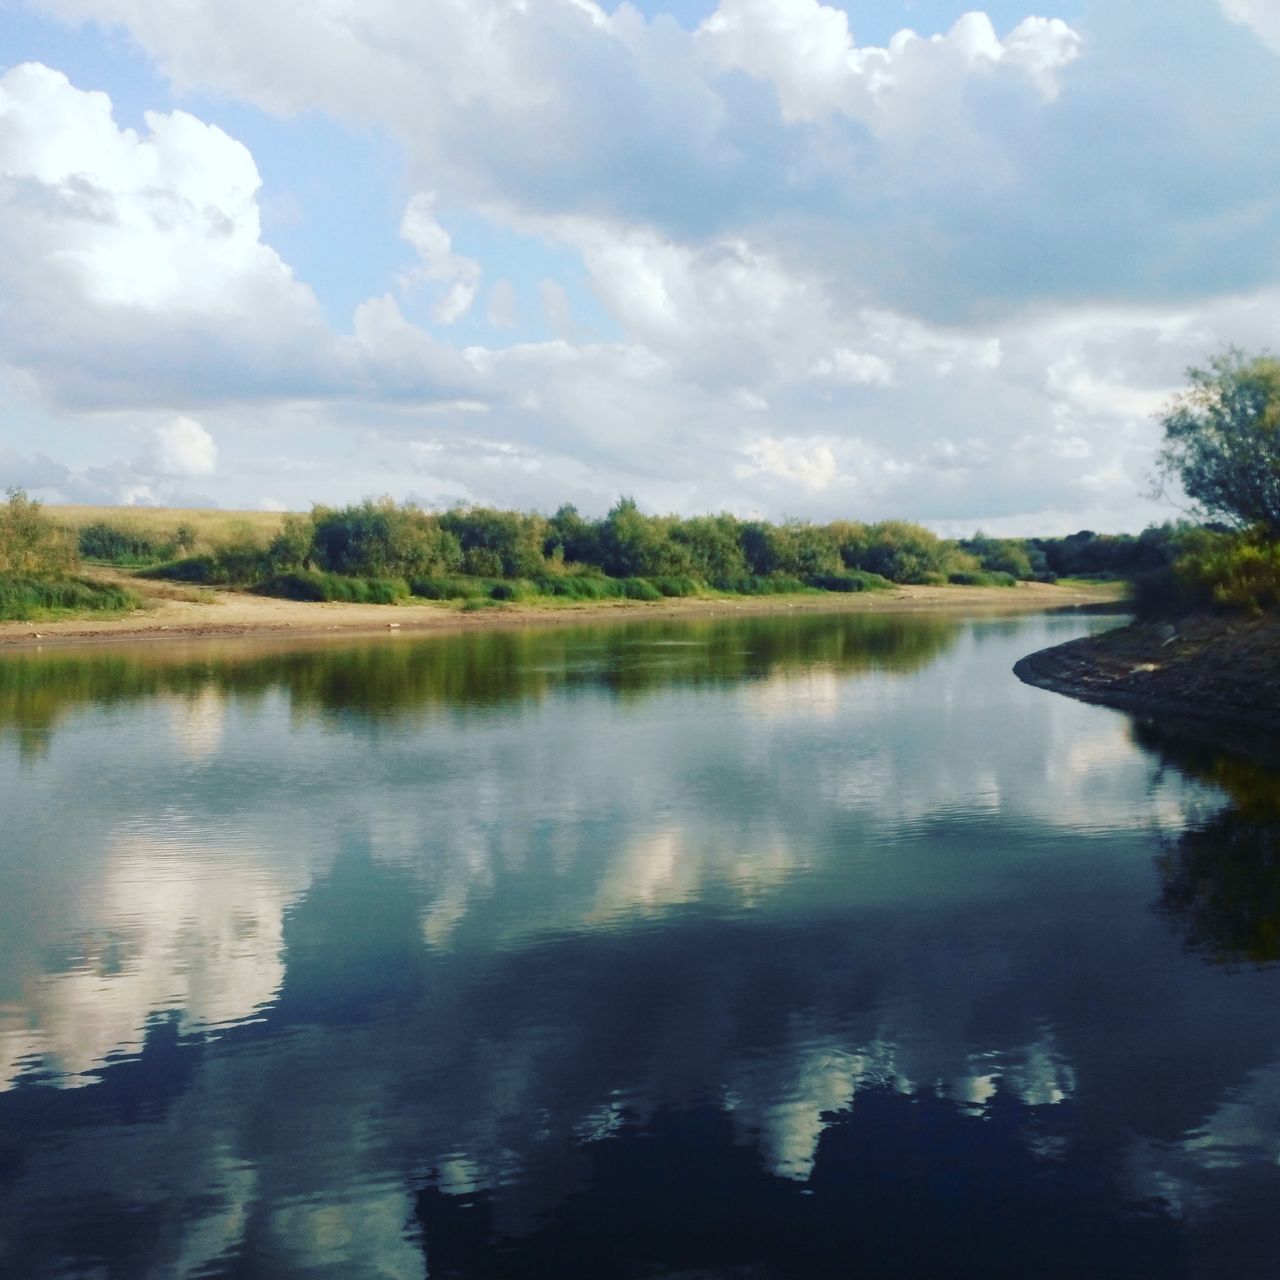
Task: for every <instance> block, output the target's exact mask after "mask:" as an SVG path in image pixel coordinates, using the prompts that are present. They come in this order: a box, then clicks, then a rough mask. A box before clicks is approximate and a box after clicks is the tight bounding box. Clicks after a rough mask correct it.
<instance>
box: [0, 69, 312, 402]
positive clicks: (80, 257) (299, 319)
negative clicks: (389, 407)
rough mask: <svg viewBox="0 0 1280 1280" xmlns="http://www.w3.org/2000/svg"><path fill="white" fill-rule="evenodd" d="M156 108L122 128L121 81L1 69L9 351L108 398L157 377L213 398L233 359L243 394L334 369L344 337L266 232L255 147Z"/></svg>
mask: <svg viewBox="0 0 1280 1280" xmlns="http://www.w3.org/2000/svg"><path fill="white" fill-rule="evenodd" d="M145 118H146V122H147V126H148V129H149V133H148V134H147V135H146V136H145V137H144V136H140V135H138V134H137V133H135V132H134V131H133V130H132V129H122V128H119V127H118V126H117V125H116V123H115V121H114V120H113V119H112V114H111V103H110V100H109V99H108V98H107V96H106V95H105V94H103V93H94V92H84V91H82V90H79V89H77V88H74V87H73V86H72V85H71V84H70V82H69V81H68V80H67V78H66V77H65V76H64V75H62V74H61V73H59V72H57V71H53V70H50V69H49V68H47V67H44V66H41V65H39V64H35V63H28V64H25V65H22V66H18V67H15V68H13V69H12V70H10V71H8V72H7V73H6V74H5V75H4V76H3V77H0V174H3V177H0V292H2V293H3V294H4V295H5V297H6V300H7V305H6V306H5V307H4V308H3V309H0V362H3V363H7V364H9V365H10V366H13V367H16V368H18V369H21V370H23V371H24V372H25V373H26V374H27V376H28V377H29V378H30V379H31V380H32V382H33V383H34V385H35V386H36V387H37V388H38V390H39V392H40V393H41V394H43V395H45V396H46V397H48V398H49V399H50V400H52V401H55V402H62V403H81V404H92V405H95V406H100V405H102V404H104V403H106V402H109V401H111V400H112V399H113V398H115V396H116V394H117V388H120V387H122V386H128V385H130V384H132V385H133V386H135V387H136V386H137V385H139V384H142V383H144V382H146V381H147V380H151V382H152V385H153V387H154V393H155V394H163V393H164V392H165V391H170V392H171V391H172V390H173V389H174V388H175V386H176V385H179V384H182V383H186V384H187V385H188V386H189V387H190V393H191V394H194V395H195V396H199V395H201V394H202V393H203V394H208V391H209V384H210V383H213V382H220V383H222V386H223V389H224V392H225V383H226V380H227V374H228V372H229V370H230V369H234V370H235V373H236V381H237V383H238V390H241V391H244V390H250V389H252V388H254V387H259V388H261V387H263V386H265V385H269V384H271V383H272V382H273V381H277V382H279V381H288V380H294V381H296V380H298V379H299V377H300V376H301V377H305V376H308V375H310V376H316V375H318V374H319V373H320V369H321V368H322V366H323V364H324V362H325V357H326V355H327V354H328V352H327V351H326V347H328V346H329V345H330V344H329V342H328V341H327V335H326V332H325V330H324V328H323V324H322V321H321V317H320V313H319V308H318V306H317V304H316V301H315V298H314V296H313V295H312V293H311V291H310V290H309V289H308V288H306V287H305V286H304V285H301V284H299V283H298V282H297V281H296V280H295V279H294V278H293V275H292V272H291V271H290V270H289V268H288V267H287V266H286V265H285V264H284V262H283V261H281V259H280V258H279V256H278V255H277V254H276V253H275V252H274V251H273V250H272V249H270V248H269V247H268V246H267V245H265V244H263V243H262V241H261V238H260V223H259V217H258V208H257V204H256V192H257V190H258V187H259V184H260V179H259V176H258V171H257V168H256V166H255V165H254V162H253V158H252V156H251V155H250V154H249V152H248V151H247V150H246V149H245V147H244V146H243V145H241V144H240V143H239V142H236V141H235V140H234V139H232V138H230V137H228V136H227V134H225V133H223V132H222V131H221V130H220V129H217V128H215V127H214V126H211V125H207V124H204V123H203V122H201V121H199V120H197V119H195V117H193V116H190V115H188V114H186V113H185V112H181V111H175V112H172V113H171V114H168V115H162V114H159V113H156V112H147V113H146V116H145ZM202 383H204V384H205V385H204V386H203V387H202V386H201V384H202ZM124 394H125V395H128V394H129V393H128V392H127V391H125V392H124Z"/></svg>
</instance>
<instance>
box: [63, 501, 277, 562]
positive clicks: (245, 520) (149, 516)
mask: <svg viewBox="0 0 1280 1280" xmlns="http://www.w3.org/2000/svg"><path fill="white" fill-rule="evenodd" d="M44 510H45V514H46V515H48V517H49V519H50V520H52V521H53V522H54V524H57V525H61V526H62V527H63V528H66V529H70V530H71V531H72V532H73V533H75V534H79V532H80V530H81V529H83V528H85V526H87V525H93V524H109V525H112V526H115V527H116V528H121V529H129V530H134V531H137V532H138V533H141V534H145V535H146V536H147V537H149V538H151V539H154V540H156V541H161V542H163V541H168V540H173V539H175V538H176V537H177V535H178V531H179V530H180V529H181V528H182V527H183V526H186V527H187V528H188V529H190V530H191V531H192V532H193V533H194V535H195V543H194V548H193V549H194V550H195V551H196V552H197V553H198V552H204V551H210V550H212V549H213V548H214V547H215V546H219V545H222V544H225V543H227V542H230V541H233V540H236V539H238V538H242V537H244V535H245V534H251V535H252V536H253V537H254V538H255V539H257V540H261V541H263V542H265V541H267V540H268V539H269V538H272V537H274V536H275V535H276V534H277V533H279V532H280V528H281V526H282V524H283V523H284V516H283V514H282V513H281V512H278V511H219V510H206V509H199V508H192V507H56V506H46V507H45V508H44Z"/></svg>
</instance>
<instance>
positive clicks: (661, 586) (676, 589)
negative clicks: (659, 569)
mask: <svg viewBox="0 0 1280 1280" xmlns="http://www.w3.org/2000/svg"><path fill="white" fill-rule="evenodd" d="M649 581H650V582H651V583H652V584H653V586H654V587H655V588H656V589H657V591H658V594H659V595H663V596H668V597H672V598H679V597H683V596H696V595H697V594H698V591H699V590H700V584H699V582H698V581H697V579H696V578H690V577H686V576H684V575H678V576H664V577H660V578H650V579H649Z"/></svg>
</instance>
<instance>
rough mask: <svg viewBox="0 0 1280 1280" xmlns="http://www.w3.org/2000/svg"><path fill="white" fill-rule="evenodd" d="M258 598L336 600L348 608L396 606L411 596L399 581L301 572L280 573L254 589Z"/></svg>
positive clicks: (405, 584) (405, 585)
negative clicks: (376, 605) (260, 596)
mask: <svg viewBox="0 0 1280 1280" xmlns="http://www.w3.org/2000/svg"><path fill="white" fill-rule="evenodd" d="M254 590H255V592H256V593H257V594H258V595H264V596H277V597H280V598H282V599H285V600H314V601H320V600H337V601H343V602H345V603H348V604H395V603H396V601H397V600H403V599H404V598H405V596H407V595H408V594H409V587H408V584H407V583H405V582H403V581H402V580H401V579H399V578H356V577H349V576H346V575H343V574H338V573H318V572H315V571H306V570H301V571H299V572H297V573H280V574H276V575H275V576H274V577H271V578H268V579H267V581H265V582H263V583H261V584H260V585H259V586H257V587H255V588H254Z"/></svg>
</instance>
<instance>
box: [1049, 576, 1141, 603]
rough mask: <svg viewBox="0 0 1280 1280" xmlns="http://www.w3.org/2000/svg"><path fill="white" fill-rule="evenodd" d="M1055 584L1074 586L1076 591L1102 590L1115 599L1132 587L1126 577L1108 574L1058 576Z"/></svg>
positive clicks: (1124, 594) (1123, 595)
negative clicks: (1071, 576)
mask: <svg viewBox="0 0 1280 1280" xmlns="http://www.w3.org/2000/svg"><path fill="white" fill-rule="evenodd" d="M1057 585H1058V586H1060V587H1074V588H1075V589H1076V590H1077V591H1102V592H1105V593H1107V594H1108V595H1112V596H1114V597H1115V598H1116V599H1117V600H1121V599H1123V598H1124V597H1125V596H1127V595H1128V594H1129V593H1130V591H1132V589H1133V583H1132V582H1130V581H1129V579H1128V578H1116V577H1113V576H1111V575H1110V574H1104V575H1103V576H1102V577H1097V578H1089V577H1080V578H1059V579H1058V582H1057Z"/></svg>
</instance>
